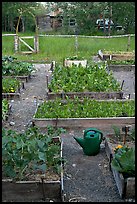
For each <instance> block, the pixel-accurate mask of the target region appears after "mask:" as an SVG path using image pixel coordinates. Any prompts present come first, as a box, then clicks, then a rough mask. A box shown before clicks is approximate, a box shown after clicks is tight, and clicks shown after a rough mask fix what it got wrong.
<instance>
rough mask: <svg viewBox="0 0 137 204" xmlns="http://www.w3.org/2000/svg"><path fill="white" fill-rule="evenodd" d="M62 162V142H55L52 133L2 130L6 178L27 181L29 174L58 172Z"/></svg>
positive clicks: (33, 130)
mask: <svg viewBox="0 0 137 204" xmlns="http://www.w3.org/2000/svg"><path fill="white" fill-rule="evenodd" d="M52 131H53V129H52ZM55 133H56V129H54V135H55ZM58 133H59V132H58ZM60 162H61V157H60V142H53V140H52V135H51V132H50V134H48V133H41V132H40V129H39V128H37V127H31V128H29V129H27V130H26V131H25V132H24V133H17V132H16V131H14V130H6V129H4V128H3V129H2V165H3V174H4V176H6V177H10V178H13V179H15V180H23V179H27V174H28V175H31V174H36V173H37V172H38V171H39V172H42V173H46V171H47V170H48V169H49V168H51V169H52V170H53V171H55V172H57V171H58V169H59V166H60ZM57 173H59V172H57Z"/></svg>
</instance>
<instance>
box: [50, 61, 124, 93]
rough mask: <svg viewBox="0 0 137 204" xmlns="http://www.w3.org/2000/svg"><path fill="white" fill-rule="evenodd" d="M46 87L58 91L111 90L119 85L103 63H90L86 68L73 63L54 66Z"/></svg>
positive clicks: (117, 89)
mask: <svg viewBox="0 0 137 204" xmlns="http://www.w3.org/2000/svg"><path fill="white" fill-rule="evenodd" d="M48 88H49V89H50V90H51V91H52V92H55V93H59V92H85V91H89V92H101V91H102V92H106V91H108V92H111V91H120V90H121V87H120V84H119V83H118V81H117V80H116V79H115V78H114V76H113V73H112V71H110V72H107V69H106V66H105V64H102V65H99V66H98V65H97V64H95V65H90V66H88V67H87V68H84V69H83V67H82V66H79V67H77V66H76V65H73V66H72V67H71V68H70V69H69V68H68V67H62V66H56V68H55V69H54V71H53V76H52V80H51V82H50V84H49V85H48Z"/></svg>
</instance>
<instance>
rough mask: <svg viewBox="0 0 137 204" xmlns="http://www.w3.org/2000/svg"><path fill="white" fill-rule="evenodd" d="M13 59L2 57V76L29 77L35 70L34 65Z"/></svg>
mask: <svg viewBox="0 0 137 204" xmlns="http://www.w3.org/2000/svg"><path fill="white" fill-rule="evenodd" d="M15 59H17V58H15V57H12V56H3V57H2V75H3V76H4V75H5V76H23V75H29V74H31V72H32V71H33V70H35V68H34V65H33V64H32V63H28V62H17V61H15Z"/></svg>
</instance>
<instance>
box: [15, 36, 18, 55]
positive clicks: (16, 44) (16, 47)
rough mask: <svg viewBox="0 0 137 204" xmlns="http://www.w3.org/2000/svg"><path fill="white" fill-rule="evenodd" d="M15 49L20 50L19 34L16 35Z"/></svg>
mask: <svg viewBox="0 0 137 204" xmlns="http://www.w3.org/2000/svg"><path fill="white" fill-rule="evenodd" d="M14 50H15V52H18V51H19V36H18V35H15V36H14Z"/></svg>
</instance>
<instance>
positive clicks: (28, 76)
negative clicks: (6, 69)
mask: <svg viewBox="0 0 137 204" xmlns="http://www.w3.org/2000/svg"><path fill="white" fill-rule="evenodd" d="M3 77H4V78H8V77H11V78H16V79H18V80H21V81H25V82H28V80H29V79H30V78H31V75H30V74H29V75H24V76H3Z"/></svg>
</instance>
